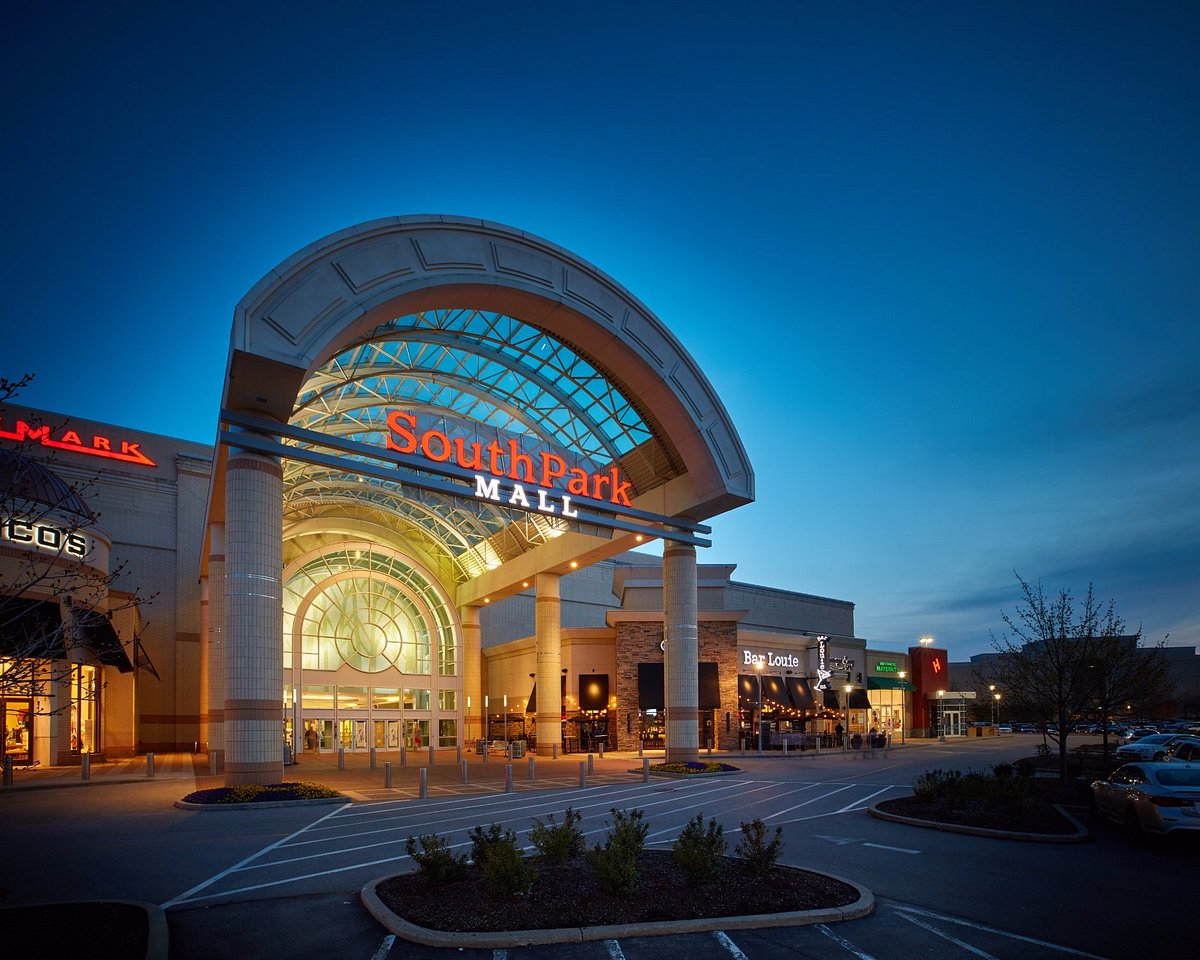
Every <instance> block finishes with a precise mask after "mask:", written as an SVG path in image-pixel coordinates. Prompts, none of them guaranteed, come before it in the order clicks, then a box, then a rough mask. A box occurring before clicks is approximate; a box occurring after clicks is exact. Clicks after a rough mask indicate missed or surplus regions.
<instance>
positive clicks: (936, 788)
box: [913, 763, 1032, 811]
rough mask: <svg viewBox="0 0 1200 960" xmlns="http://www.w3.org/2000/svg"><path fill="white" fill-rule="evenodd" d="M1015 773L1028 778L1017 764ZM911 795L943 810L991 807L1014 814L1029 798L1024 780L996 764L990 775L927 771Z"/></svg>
mask: <svg viewBox="0 0 1200 960" xmlns="http://www.w3.org/2000/svg"><path fill="white" fill-rule="evenodd" d="M1017 771H1018V773H1020V774H1021V776H1022V777H1023V778H1024V777H1027V776H1028V774H1026V773H1025V771H1024V770H1023V769H1022V767H1021V765H1020V764H1019V763H1018V764H1017ZM1031 772H1032V771H1031ZM913 796H914V797H915V798H916V799H917V800H918V801H920V802H921V803H937V804H939V805H942V806H947V807H958V808H961V807H969V806H977V805H991V806H1000V807H1004V808H1006V809H1008V810H1013V811H1016V810H1019V809H1020V808H1021V807H1023V806H1024V805H1025V802H1026V800H1027V799H1028V798H1029V783H1028V781H1027V780H1026V779H1016V778H1014V777H1013V776H1012V767H1011V766H1010V765H1009V764H1007V763H1002V764H999V765H998V766H997V767H996V768H995V770H994V771H993V772H992V774H991V775H988V774H984V773H979V772H976V771H968V772H967V773H960V772H959V771H957V770H928V771H926V772H925V773H923V774H921V776H919V777H917V779H916V780H915V781H914V782H913Z"/></svg>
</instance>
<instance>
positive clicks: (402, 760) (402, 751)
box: [400, 743, 408, 767]
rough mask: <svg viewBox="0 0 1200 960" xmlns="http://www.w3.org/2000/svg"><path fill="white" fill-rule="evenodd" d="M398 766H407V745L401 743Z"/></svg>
mask: <svg viewBox="0 0 1200 960" xmlns="http://www.w3.org/2000/svg"><path fill="white" fill-rule="evenodd" d="M400 766H402V767H407V766H408V747H407V746H405V745H404V744H403V743H402V744H400Z"/></svg>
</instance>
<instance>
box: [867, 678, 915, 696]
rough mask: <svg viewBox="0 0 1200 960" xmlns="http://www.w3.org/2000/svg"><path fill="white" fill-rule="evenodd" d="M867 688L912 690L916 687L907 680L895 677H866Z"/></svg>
mask: <svg viewBox="0 0 1200 960" xmlns="http://www.w3.org/2000/svg"><path fill="white" fill-rule="evenodd" d="M867 689H868V690H908V691H909V692H912V691H913V690H916V689H917V688H916V687H915V686H913V685H912V684H911V683H909V682H908V681H907V680H900V679H898V678H896V677H867Z"/></svg>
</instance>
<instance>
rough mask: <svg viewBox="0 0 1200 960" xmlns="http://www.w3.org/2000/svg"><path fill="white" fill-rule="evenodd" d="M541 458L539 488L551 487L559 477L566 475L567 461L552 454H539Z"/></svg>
mask: <svg viewBox="0 0 1200 960" xmlns="http://www.w3.org/2000/svg"><path fill="white" fill-rule="evenodd" d="M541 457H542V482H541V484H540V486H543V487H553V486H554V481H555V480H557V479H558V478H559V477H565V476H566V475H567V461H566V460H564V459H563V458H562V457H556V456H555V455H554V454H552V453H546V452H545V451H543V452H542V454H541Z"/></svg>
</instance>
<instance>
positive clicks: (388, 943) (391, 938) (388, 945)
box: [371, 933, 396, 960]
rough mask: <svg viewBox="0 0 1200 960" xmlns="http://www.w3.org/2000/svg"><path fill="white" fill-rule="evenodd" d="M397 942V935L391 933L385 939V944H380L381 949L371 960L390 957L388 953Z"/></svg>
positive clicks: (381, 959)
mask: <svg viewBox="0 0 1200 960" xmlns="http://www.w3.org/2000/svg"><path fill="white" fill-rule="evenodd" d="M395 942H396V935H395V934H394V933H389V934H388V935H387V936H386V937H384V938H383V942H382V943H380V944H379V949H378V950H376V951H375V953H374V954H373V955H372V956H371V960H383V958H384V957H386V956H387V955H388V951H389V950H391V949H392V944H393V943H395Z"/></svg>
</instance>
